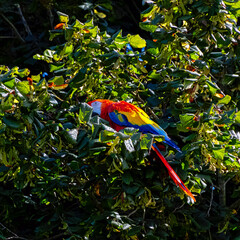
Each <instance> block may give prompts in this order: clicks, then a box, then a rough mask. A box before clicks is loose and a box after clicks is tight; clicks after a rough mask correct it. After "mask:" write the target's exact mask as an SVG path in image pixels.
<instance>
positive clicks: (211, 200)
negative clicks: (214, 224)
mask: <svg viewBox="0 0 240 240" xmlns="http://www.w3.org/2000/svg"><path fill="white" fill-rule="evenodd" d="M212 202H213V184H212V191H211V199H210V204H209V208H208V211H207V214H206V216H207V217H209V216H210V211H211V208H212Z"/></svg>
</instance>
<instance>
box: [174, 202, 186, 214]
mask: <svg viewBox="0 0 240 240" xmlns="http://www.w3.org/2000/svg"><path fill="white" fill-rule="evenodd" d="M184 205H185V203H183V204H182V205H181V206H180V207H176V208H175V209H174V210H173V212H172V213H175V212H176V211H177V210H178V209H181V208H182V207H183V206H184Z"/></svg>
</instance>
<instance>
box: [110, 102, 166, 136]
mask: <svg viewBox="0 0 240 240" xmlns="http://www.w3.org/2000/svg"><path fill="white" fill-rule="evenodd" d="M108 115H109V117H110V119H111V121H113V122H114V123H115V124H118V125H119V126H124V127H133V128H137V129H139V131H140V132H143V133H152V134H156V135H163V136H165V138H168V136H167V133H166V132H165V131H164V130H163V129H162V128H161V127H160V126H159V125H158V124H156V123H155V122H154V121H152V120H151V119H150V117H149V116H148V115H147V114H146V113H145V112H144V111H143V110H142V109H140V108H138V107H136V106H134V105H132V104H128V103H126V102H123V101H122V102H118V103H114V104H112V105H111V107H109V111H108Z"/></svg>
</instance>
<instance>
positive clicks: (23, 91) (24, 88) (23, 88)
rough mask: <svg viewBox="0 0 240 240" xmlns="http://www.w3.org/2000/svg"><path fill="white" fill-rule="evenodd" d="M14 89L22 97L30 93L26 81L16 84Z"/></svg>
mask: <svg viewBox="0 0 240 240" xmlns="http://www.w3.org/2000/svg"><path fill="white" fill-rule="evenodd" d="M16 88H17V89H18V91H19V92H20V93H21V94H22V95H28V94H29V93H30V91H31V89H30V86H29V83H28V82H27V81H23V82H18V83H16Z"/></svg>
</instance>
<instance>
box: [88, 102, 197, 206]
mask: <svg viewBox="0 0 240 240" xmlns="http://www.w3.org/2000/svg"><path fill="white" fill-rule="evenodd" d="M88 104H89V105H90V106H92V108H93V112H94V113H96V114H98V115H99V116H100V117H101V118H103V119H105V120H107V121H108V122H109V124H110V126H111V127H112V128H113V129H115V130H116V131H119V130H121V129H124V128H126V127H133V128H136V129H139V131H140V132H142V133H152V134H155V135H163V136H164V138H165V139H164V143H166V144H168V145H169V146H171V147H173V148H175V149H176V150H177V151H179V152H181V150H180V148H179V147H178V146H177V145H176V144H175V143H174V142H173V141H172V140H171V139H170V138H169V136H168V135H167V133H166V132H165V131H164V130H163V129H162V128H161V127H160V126H159V125H158V124H157V123H155V122H154V121H152V120H151V119H150V117H149V116H148V115H147V114H146V113H145V112H144V111H143V110H142V109H140V108H139V107H137V106H135V105H133V104H131V103H128V102H125V101H120V102H114V101H111V100H106V99H97V100H94V101H91V102H88ZM152 149H153V151H155V152H156V154H157V156H158V157H159V158H160V160H161V161H162V162H163V164H164V165H165V167H166V168H167V170H168V173H169V176H170V177H171V178H172V179H173V181H174V182H175V184H176V185H177V186H179V187H180V188H181V189H182V190H183V191H184V192H185V193H186V194H187V195H188V196H190V197H191V198H192V199H193V201H194V202H195V201H196V199H195V198H194V196H193V195H192V193H191V192H190V190H189V189H188V188H187V187H186V186H185V185H184V183H183V182H182V180H181V179H180V178H179V177H178V175H177V174H176V172H175V171H174V170H173V169H172V167H171V166H170V165H169V163H168V162H167V160H166V159H165V158H164V157H163V155H162V154H161V152H160V150H159V149H158V147H157V145H156V143H153V144H152Z"/></svg>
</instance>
